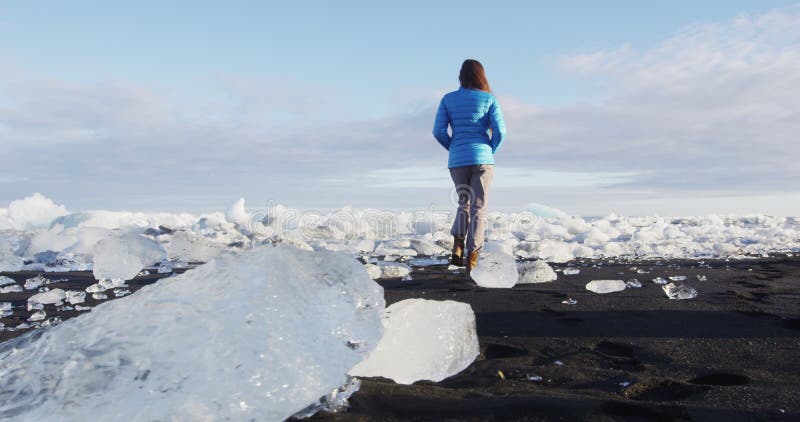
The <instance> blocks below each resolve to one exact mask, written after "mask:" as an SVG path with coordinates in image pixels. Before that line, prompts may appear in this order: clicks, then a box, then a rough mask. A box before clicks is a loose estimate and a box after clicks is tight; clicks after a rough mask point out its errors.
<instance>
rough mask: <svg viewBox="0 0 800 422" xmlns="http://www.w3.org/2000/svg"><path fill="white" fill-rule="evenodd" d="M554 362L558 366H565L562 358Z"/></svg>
mask: <svg viewBox="0 0 800 422" xmlns="http://www.w3.org/2000/svg"><path fill="white" fill-rule="evenodd" d="M553 364H555V365H556V366H564V362H561V361H560V360H557V361H555V362H553Z"/></svg>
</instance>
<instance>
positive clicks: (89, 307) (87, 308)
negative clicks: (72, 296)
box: [75, 305, 92, 311]
mask: <svg viewBox="0 0 800 422" xmlns="http://www.w3.org/2000/svg"><path fill="white" fill-rule="evenodd" d="M91 309H92V307H91V306H83V305H75V310H76V311H89V310H91Z"/></svg>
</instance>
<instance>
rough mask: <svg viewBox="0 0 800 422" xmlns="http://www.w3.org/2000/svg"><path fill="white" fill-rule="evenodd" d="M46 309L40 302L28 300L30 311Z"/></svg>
mask: <svg viewBox="0 0 800 422" xmlns="http://www.w3.org/2000/svg"><path fill="white" fill-rule="evenodd" d="M42 309H44V305H42V304H41V303H39V302H28V312H30V311H41V310H42Z"/></svg>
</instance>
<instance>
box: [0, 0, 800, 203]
mask: <svg viewBox="0 0 800 422" xmlns="http://www.w3.org/2000/svg"><path fill="white" fill-rule="evenodd" d="M393 3H394V4H392V3H388V2H367V1H363V2H362V1H348V2H328V1H297V2H267V1H260V2H256V1H253V2H238V1H230V2H202V1H192V2H188V1H187V2H181V1H171V2H161V1H136V2H106V1H98V2H88V1H75V2H58V1H37V2H29V1H2V0H0V207H4V206H5V205H3V204H7V203H8V202H9V201H11V200H14V199H18V198H21V197H24V196H27V195H30V194H32V193H33V192H40V193H42V194H44V195H46V196H48V197H51V198H53V199H54V200H56V201H57V202H59V203H62V204H64V205H66V206H67V208H69V209H70V210H88V209H111V210H141V211H156V210H158V211H198V212H199V211H210V210H219V209H224V208H225V207H226V206H227V205H228V204H230V203H232V202H234V201H235V200H237V199H238V198H239V197H244V198H246V200H247V204H248V207H259V206H263V205H265V204H267V203H281V204H285V205H287V206H292V207H298V208H307V209H335V208H338V207H342V206H347V205H352V206H355V207H372V208H384V209H415V208H423V207H432V206H433V207H441V208H443V209H447V208H449V207H450V206H451V201H450V198H451V195H450V190H451V181H450V178H449V173H448V171H447V168H446V167H447V151H445V150H444V149H443V148H441V146H439V145H438V144H437V143H436V141H435V140H434V139H433V137H432V135H431V127H432V124H433V118H434V114H435V110H436V106H437V105H438V102H439V99H440V98H441V96H442V95H443V94H445V93H447V92H449V91H452V90H454V89H456V88H457V87H458V79H457V76H458V69H459V66H460V64H461V62H462V61H463V60H464V59H466V58H474V59H478V60H480V61H481V62H482V63H483V64H484V66H485V68H486V71H487V76H488V78H489V81H490V83H491V85H492V90H493V93H494V94H495V95H496V96H497V98H498V101H499V103H500V105H501V107H502V109H503V112H504V114H505V117H506V121H507V126H508V132H509V133H508V137H507V139H506V142H505V143H504V144H503V146H502V147H501V148H500V150H499V151H498V153H497V155H496V157H495V159H496V162H497V165H496V170H495V180H494V182H493V185H492V189H491V193H490V196H489V207H490V209H491V208H493V209H496V210H521V209H524V208H525V207H526V206H527V205H528V204H531V203H538V204H545V205H548V206H552V207H556V208H560V209H563V210H565V211H566V212H568V213H570V214H576V215H587V216H595V215H605V214H608V213H610V212H616V213H618V214H626V215H643V214H661V215H702V214H708V213H738V214H747V213H768V214H776V215H794V216H796V215H800V213H798V212H797V210H798V209H800V188H798V187H797V186H799V185H800V183H798V182H799V181H800V166H797V164H796V161H797V159H798V157H800V143H798V142H797V135H796V134H797V133H800V96H798V95H796V92H800V3H797V2H796V1H794V2H792V1H768V0H762V1H757V2H756V1H738V0H727V1H722V0H720V1H716V0H706V1H702V2H696V1H678V0H672V1H650V2H639V1H602V2H600V1H564V2H530V1H516V2H511V1H497V2H491V3H488V2H485V1H482V2H470V1H458V2H448V1H439V2H421V1H420V2H416V1H405V2H402V3H400V2H393ZM431 3H432V4H431Z"/></svg>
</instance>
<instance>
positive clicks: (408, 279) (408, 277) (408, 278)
mask: <svg viewBox="0 0 800 422" xmlns="http://www.w3.org/2000/svg"><path fill="white" fill-rule="evenodd" d="M400 280H401V281H411V280H412V278H411V275H410V274H406V275H405V276H403V278H402V279H400Z"/></svg>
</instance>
